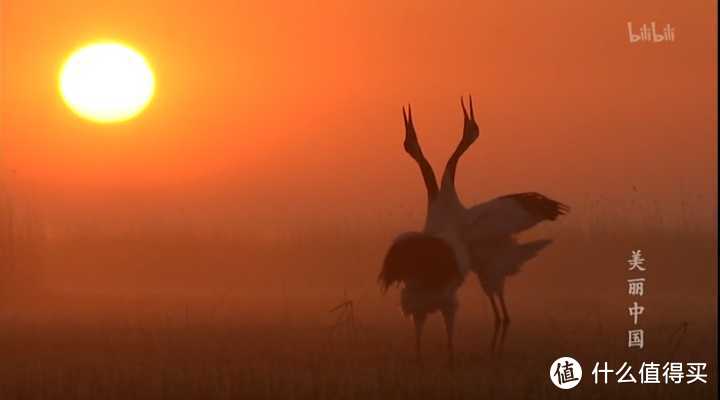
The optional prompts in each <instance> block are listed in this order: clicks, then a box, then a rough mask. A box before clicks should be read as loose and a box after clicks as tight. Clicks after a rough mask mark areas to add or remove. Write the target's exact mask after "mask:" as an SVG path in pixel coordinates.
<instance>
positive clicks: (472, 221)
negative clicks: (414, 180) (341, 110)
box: [379, 98, 569, 363]
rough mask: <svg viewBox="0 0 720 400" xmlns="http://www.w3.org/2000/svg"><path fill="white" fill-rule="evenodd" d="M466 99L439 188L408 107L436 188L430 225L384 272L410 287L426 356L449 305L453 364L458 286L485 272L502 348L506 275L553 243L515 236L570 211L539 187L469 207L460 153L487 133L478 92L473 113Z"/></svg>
mask: <svg viewBox="0 0 720 400" xmlns="http://www.w3.org/2000/svg"><path fill="white" fill-rule="evenodd" d="M460 104H461V107H462V110H463V114H464V127H463V137H462V140H461V141H460V144H459V145H458V147H457V149H456V150H455V152H454V153H453V154H452V156H451V157H450V159H449V160H448V162H447V165H446V167H445V172H444V173H443V177H442V182H441V187H440V188H439V189H438V185H437V181H436V180H435V174H434V172H433V171H432V167H431V166H430V164H429V163H428V161H427V160H426V159H425V157H424V155H423V154H422V150H421V149H420V144H419V142H418V140H417V135H416V133H415V127H414V124H413V121H412V112H411V111H410V108H409V107H408V113H407V114H406V113H405V109H404V108H403V118H404V120H405V143H404V147H405V150H406V151H407V153H408V154H410V156H411V157H412V158H413V159H415V161H416V162H417V163H418V165H419V166H420V171H421V173H422V175H423V179H424V181H425V186H426V189H427V194H428V208H427V210H428V212H427V216H426V221H425V226H424V229H423V232H414V233H409V234H403V235H401V236H399V237H398V238H397V239H396V240H395V241H394V242H393V245H392V246H391V248H390V250H389V251H388V255H387V256H386V258H385V262H384V264H383V270H382V272H381V274H380V277H379V279H380V281H381V283H382V284H383V286H384V288H385V289H387V287H389V286H390V285H392V284H402V286H403V287H402V291H401V300H402V301H401V304H402V309H403V313H405V314H406V315H412V317H413V320H414V321H415V329H416V346H417V349H416V351H417V355H418V359H419V358H420V354H421V353H420V337H421V334H422V328H423V325H424V322H425V319H426V317H427V315H428V314H430V313H432V312H434V311H441V312H442V314H443V317H444V320H445V325H446V330H447V335H448V350H449V358H450V362H451V363H452V361H453V330H454V319H455V312H456V310H457V306H458V302H457V289H458V288H459V287H460V286H461V285H462V282H463V280H464V278H465V276H466V275H467V273H468V272H470V271H472V272H474V273H475V274H476V275H477V277H478V279H479V281H480V284H481V286H482V288H483V290H484V291H485V293H486V295H487V296H488V298H489V300H490V304H491V305H492V308H493V312H494V314H495V329H494V333H493V337H492V341H491V349H492V350H498V349H500V348H501V346H502V343H503V341H504V339H505V335H506V334H507V327H508V324H509V321H510V318H509V315H508V313H507V307H506V304H505V299H504V282H505V278H506V277H507V276H509V275H512V274H515V273H517V272H518V271H519V270H520V267H521V266H522V265H523V264H524V263H525V262H526V261H528V260H530V259H532V258H533V257H535V256H536V255H537V254H538V253H539V252H540V251H541V250H542V249H543V248H545V247H547V246H548V245H549V244H550V243H551V241H550V240H537V241H533V242H529V243H523V244H520V243H518V242H517V240H516V239H515V238H514V235H516V234H518V233H520V232H522V231H525V230H527V229H529V228H532V227H533V226H535V225H537V224H538V223H540V222H542V221H546V220H549V221H554V220H555V219H557V217H559V216H560V215H563V214H565V213H566V212H567V211H569V208H568V207H567V206H565V205H564V204H562V203H559V202H556V201H554V200H551V199H549V198H547V197H545V196H543V195H541V194H539V193H532V192H528V193H518V194H511V195H506V196H502V197H498V198H496V199H493V200H490V201H488V202H485V203H481V204H477V205H475V206H473V207H470V208H466V207H465V206H464V205H463V204H462V202H461V201H460V199H459V197H458V195H457V191H456V189H455V170H456V168H457V163H458V161H459V159H460V156H461V155H462V154H463V153H464V152H465V151H466V150H467V149H468V148H469V147H470V145H471V144H472V143H473V142H474V141H475V140H476V139H477V137H478V136H479V129H478V126H477V123H476V122H475V116H474V110H473V106H472V98H470V104H469V105H470V115H468V112H467V111H466V109H465V105H464V103H463V101H462V99H461V103H460ZM433 249H434V250H433ZM496 299H497V300H498V301H499V303H500V309H501V311H502V313H500V312H499V311H498V306H497V304H496V301H495V300H496ZM499 332H501V335H500V341H499V342H498V340H497V339H498V333H499Z"/></svg>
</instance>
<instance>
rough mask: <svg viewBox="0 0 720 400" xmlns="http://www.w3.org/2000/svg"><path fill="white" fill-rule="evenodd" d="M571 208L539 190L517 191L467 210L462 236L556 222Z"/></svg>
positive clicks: (479, 236) (494, 234) (512, 231)
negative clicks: (538, 191)
mask: <svg viewBox="0 0 720 400" xmlns="http://www.w3.org/2000/svg"><path fill="white" fill-rule="evenodd" d="M568 211H570V208H569V207H568V206H566V205H565V204H562V203H560V202H557V201H555V200H552V199H549V198H547V197H545V196H543V195H541V194H540V193H534V192H528V193H516V194H510V195H507V196H501V197H498V198H496V199H494V200H490V201H488V202H485V203H481V204H478V205H476V206H474V207H472V208H470V209H469V210H468V211H467V216H466V218H465V221H466V223H465V226H464V227H463V236H464V237H465V239H466V240H468V241H476V240H487V239H492V238H497V237H502V236H510V235H514V234H517V233H519V232H522V231H524V230H527V229H530V228H532V227H533V226H535V225H537V224H538V223H540V222H542V221H554V220H555V219H557V218H558V217H559V216H560V215H564V214H566V213H567V212H568Z"/></svg>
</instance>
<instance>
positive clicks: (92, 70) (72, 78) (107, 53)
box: [59, 42, 155, 123]
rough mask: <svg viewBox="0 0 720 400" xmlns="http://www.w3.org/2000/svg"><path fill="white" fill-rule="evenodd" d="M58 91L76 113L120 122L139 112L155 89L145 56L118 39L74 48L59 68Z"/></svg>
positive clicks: (100, 120) (103, 120) (89, 117)
mask: <svg viewBox="0 0 720 400" xmlns="http://www.w3.org/2000/svg"><path fill="white" fill-rule="evenodd" d="M59 87H60V94H61V95H62V98H63V100H64V101H65V104H67V106H68V107H70V109H72V110H73V111H74V112H75V113H76V114H78V115H79V116H81V117H83V118H85V119H88V120H90V121H93V122H98V123H112V122H121V121H126V120H128V119H131V118H133V117H135V116H137V115H138V114H139V113H140V112H142V111H143V110H144V109H145V107H146V106H147V105H148V104H149V103H150V100H151V99H152V97H153V94H154V92H155V76H154V74H153V71H152V69H151V68H150V65H149V64H148V62H147V60H146V59H145V57H143V56H142V55H141V54H140V53H139V52H137V51H135V50H133V49H132V48H130V47H129V46H126V45H124V44H121V43H117V42H96V43H92V44H89V45H87V46H84V47H82V48H80V49H78V50H76V51H75V52H73V53H72V54H71V55H70V57H68V59H67V61H65V63H64V64H63V66H62V68H61V70H60V82H59Z"/></svg>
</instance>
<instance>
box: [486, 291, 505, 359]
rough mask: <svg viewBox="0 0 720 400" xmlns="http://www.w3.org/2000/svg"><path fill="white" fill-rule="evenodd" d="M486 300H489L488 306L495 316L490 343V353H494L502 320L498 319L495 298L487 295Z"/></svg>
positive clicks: (498, 314)
mask: <svg viewBox="0 0 720 400" xmlns="http://www.w3.org/2000/svg"><path fill="white" fill-rule="evenodd" d="M488 299H490V305H492V310H493V314H495V329H494V330H493V336H492V340H491V341H490V353H493V352H494V351H495V345H496V343H497V339H498V331H499V330H500V324H501V322H502V320H501V319H500V313H499V312H498V308H497V305H496V304H495V298H494V297H493V294H492V293H489V294H488Z"/></svg>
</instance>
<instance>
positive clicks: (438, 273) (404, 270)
mask: <svg viewBox="0 0 720 400" xmlns="http://www.w3.org/2000/svg"><path fill="white" fill-rule="evenodd" d="M456 260H457V258H456V256H455V252H454V250H453V248H452V247H451V246H450V245H449V244H448V243H447V242H446V241H445V240H443V239H441V238H437V237H434V236H431V235H428V234H423V233H406V234H403V235H401V236H400V237H398V238H397V239H395V241H394V242H393V244H392V246H390V249H389V250H388V252H387V254H386V255H385V260H384V261H383V266H382V270H381V271H380V275H378V282H379V283H380V286H381V288H382V290H383V291H385V290H387V289H388V288H389V287H390V286H393V285H396V284H400V283H405V284H407V283H409V282H412V283H413V284H414V285H416V286H419V287H423V288H428V289H433V288H441V287H444V286H446V285H447V284H449V283H450V282H453V281H455V280H457V279H462V277H461V275H460V272H459V270H458V268H457V261H456Z"/></svg>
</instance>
